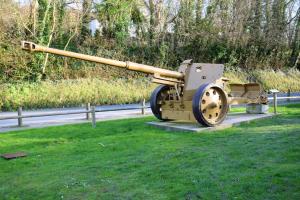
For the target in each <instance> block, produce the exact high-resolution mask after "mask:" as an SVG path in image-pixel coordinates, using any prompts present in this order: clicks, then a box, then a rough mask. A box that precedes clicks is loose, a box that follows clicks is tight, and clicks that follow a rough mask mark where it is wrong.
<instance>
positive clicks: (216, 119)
mask: <svg viewBox="0 0 300 200" xmlns="http://www.w3.org/2000/svg"><path fill="white" fill-rule="evenodd" d="M227 112H228V100H227V95H226V93H225V92H224V90H223V89H222V88H220V87H219V86H217V85H211V84H204V85H202V86H200V87H199V89H198V90H197V91H196V93H195V95H194V97H193V113H194V116H195V118H196V120H197V121H198V122H199V123H201V124H202V125H204V126H216V125H218V124H220V123H221V122H223V121H224V119H225V117H226V115H227Z"/></svg>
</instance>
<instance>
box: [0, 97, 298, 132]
mask: <svg viewBox="0 0 300 200" xmlns="http://www.w3.org/2000/svg"><path fill="white" fill-rule="evenodd" d="M269 96H271V95H269ZM278 96H286V94H278ZM291 96H300V92H298V93H292V94H291ZM299 101H300V99H292V100H290V102H299ZM270 103H272V101H270ZM284 103H287V101H286V100H278V104H284ZM146 106H149V104H147V105H146ZM137 107H140V105H139V104H129V105H105V106H97V107H96V110H110V109H129V108H137ZM84 110H85V109H84V108H58V109H42V110H35V111H24V112H23V115H38V114H45V113H55V112H76V111H84ZM146 114H151V110H150V109H146ZM16 115H17V114H16V112H0V117H8V116H16ZM85 116H86V114H72V115H57V116H47V117H35V118H25V119H23V124H24V125H25V127H24V128H34V127H45V126H53V125H63V124H73V123H82V122H88V121H87V120H86V119H85ZM140 116H142V115H141V110H140V109H135V110H122V111H109V112H97V113H96V118H97V121H100V120H110V119H121V118H130V117H140ZM17 129H19V128H18V127H17V120H16V119H11V120H0V132H6V131H10V130H17Z"/></svg>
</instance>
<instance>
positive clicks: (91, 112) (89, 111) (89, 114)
mask: <svg viewBox="0 0 300 200" xmlns="http://www.w3.org/2000/svg"><path fill="white" fill-rule="evenodd" d="M268 99H269V100H273V107H274V113H275V114H276V113H277V100H279V99H287V100H290V99H300V96H286V97H277V93H273V97H268ZM146 108H150V107H149V106H146V102H145V99H143V100H142V102H141V106H139V107H136V108H117V109H101V110H96V108H95V106H90V104H89V103H88V104H86V110H85V111H74V112H54V113H45V114H38V115H23V114H22V107H19V108H18V115H17V116H8V117H0V120H9V119H17V120H18V126H19V127H22V126H23V119H24V118H34V117H48V116H56V115H74V114H86V119H87V120H90V119H92V120H91V121H92V126H93V127H96V113H97V112H108V111H123V110H138V109H140V110H141V115H145V109H146Z"/></svg>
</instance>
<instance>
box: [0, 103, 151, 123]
mask: <svg viewBox="0 0 300 200" xmlns="http://www.w3.org/2000/svg"><path fill="white" fill-rule="evenodd" d="M146 108H150V107H149V106H146V102H145V99H144V100H142V102H141V106H139V107H135V108H117V109H101V110H96V107H95V106H90V104H89V103H88V104H86V110H85V111H73V112H54V113H45V114H38V115H23V114H22V107H19V108H18V115H17V116H8V117H0V120H9V119H17V120H18V126H19V127H22V126H23V119H24V118H34V117H48V116H56V115H75V114H86V119H87V120H90V119H92V120H91V121H92V126H93V127H96V113H97V112H109V111H123V110H139V109H140V110H141V115H145V113H146V112H145V109H146Z"/></svg>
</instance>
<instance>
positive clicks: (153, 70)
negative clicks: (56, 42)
mask: <svg viewBox="0 0 300 200" xmlns="http://www.w3.org/2000/svg"><path fill="white" fill-rule="evenodd" d="M21 46H22V49H24V50H27V51H30V52H44V53H51V54H56V55H61V56H66V57H70V58H77V59H80V60H85V61H90V62H96V63H101V64H107V65H112V66H116V67H121V68H126V69H129V70H133V71H138V72H144V73H147V74H153V75H155V74H159V75H160V76H162V77H169V78H174V79H179V80H182V79H183V78H184V75H183V74H182V73H180V72H176V71H171V70H167V69H161V68H157V67H153V66H150V65H143V64H138V63H134V62H129V61H126V62H123V61H118V60H112V59H107V58H101V57H97V56H90V55H85V54H80V53H74V52H70V51H64V50H59V49H53V48H49V47H45V46H41V45H37V44H35V43H33V42H27V41H22V42H21Z"/></svg>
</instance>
